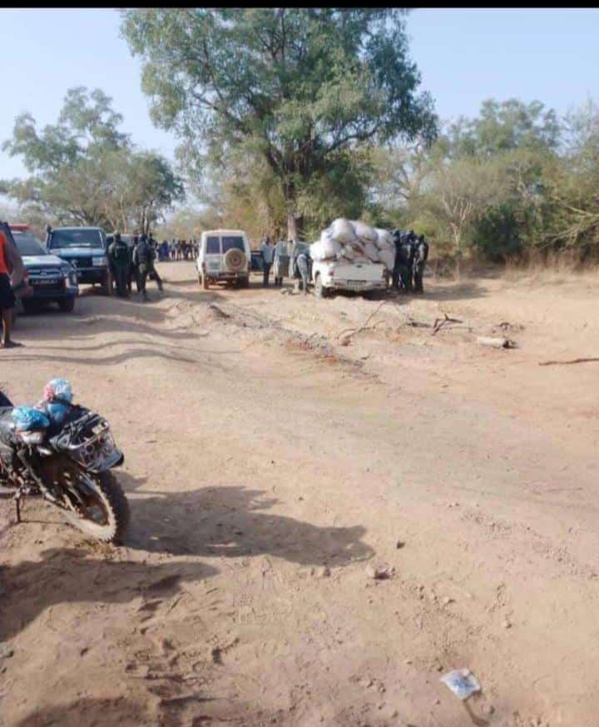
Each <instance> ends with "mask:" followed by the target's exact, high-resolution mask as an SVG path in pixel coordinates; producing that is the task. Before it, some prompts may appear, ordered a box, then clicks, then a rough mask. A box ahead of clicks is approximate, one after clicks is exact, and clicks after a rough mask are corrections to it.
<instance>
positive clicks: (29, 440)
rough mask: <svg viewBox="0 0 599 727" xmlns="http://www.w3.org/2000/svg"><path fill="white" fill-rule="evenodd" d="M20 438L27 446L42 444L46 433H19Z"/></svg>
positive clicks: (36, 431) (37, 431)
mask: <svg viewBox="0 0 599 727" xmlns="http://www.w3.org/2000/svg"><path fill="white" fill-rule="evenodd" d="M18 436H19V437H20V439H21V440H22V441H23V442H25V444H41V443H42V442H43V441H44V432H42V431H40V430H39V429H37V430H36V429H34V430H32V431H30V432H19V433H18Z"/></svg>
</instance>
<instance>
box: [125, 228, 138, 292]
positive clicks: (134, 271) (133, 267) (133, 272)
mask: <svg viewBox="0 0 599 727" xmlns="http://www.w3.org/2000/svg"><path fill="white" fill-rule="evenodd" d="M138 245H139V236H138V235H133V247H132V248H131V250H129V259H130V260H131V264H130V265H129V274H128V275H127V290H128V291H129V295H131V290H132V288H133V278H135V287H136V288H137V292H138V293H139V291H140V287H139V270H138V267H137V263H136V262H135V249H136V248H137V246H138Z"/></svg>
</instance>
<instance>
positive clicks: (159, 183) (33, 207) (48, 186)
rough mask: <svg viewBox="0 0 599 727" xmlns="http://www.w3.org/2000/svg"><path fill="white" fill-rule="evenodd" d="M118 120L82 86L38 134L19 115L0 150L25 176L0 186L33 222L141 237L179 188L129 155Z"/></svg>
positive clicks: (145, 160) (153, 159)
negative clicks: (17, 161)
mask: <svg viewBox="0 0 599 727" xmlns="http://www.w3.org/2000/svg"><path fill="white" fill-rule="evenodd" d="M121 122H122V117H121V115H120V114H117V113H116V112H115V111H113V109H112V106H111V99H110V98H109V97H108V96H106V95H105V94H104V93H103V92H102V91H101V90H99V89H96V90H94V91H91V92H89V91H88V90H87V89H86V88H83V87H79V88H73V89H70V90H69V91H68V92H67V94H66V97H65V100H64V105H63V108H62V110H61V112H60V115H59V118H58V122H57V123H56V124H54V125H47V126H45V127H44V128H43V129H38V127H37V124H36V122H35V119H34V118H33V117H32V116H31V114H29V113H25V114H21V115H20V116H18V117H17V118H16V120H15V126H14V130H13V136H12V138H11V139H9V140H7V141H5V142H4V143H3V145H2V148H3V149H4V150H5V151H8V152H9V154H10V155H11V156H20V157H22V158H23V162H24V164H25V167H26V169H27V170H28V171H29V172H30V173H31V176H30V177H29V178H27V179H25V180H12V181H7V180H5V181H3V182H1V183H0V186H1V187H2V188H3V189H4V190H5V192H6V193H7V194H8V195H9V196H10V197H12V198H13V199H15V200H16V201H17V202H18V203H19V204H20V205H21V206H22V207H23V209H24V210H26V211H27V213H28V215H29V216H32V217H35V218H36V219H39V218H44V217H45V218H46V220H49V221H52V222H55V223H73V224H80V225H99V226H101V227H107V228H109V229H116V228H120V229H128V228H129V227H130V226H131V225H136V226H138V227H139V228H140V229H141V230H143V231H147V230H148V228H149V226H150V225H151V224H154V223H155V222H156V221H157V220H158V219H159V218H160V217H161V215H162V213H163V212H164V211H165V210H167V209H169V208H170V207H171V206H172V205H173V204H174V203H175V202H176V201H177V200H179V199H182V198H183V194H184V190H183V184H182V181H181V179H180V178H179V177H178V176H177V175H175V174H174V172H173V171H172V169H171V167H170V164H169V163H168V162H167V161H166V160H165V159H163V158H162V157H161V156H159V155H157V154H154V153H153V152H144V151H138V150H136V149H135V147H134V146H133V144H132V143H131V141H130V139H129V137H128V136H127V135H126V134H123V133H121V132H120V131H119V129H118V126H119V125H120V123H121Z"/></svg>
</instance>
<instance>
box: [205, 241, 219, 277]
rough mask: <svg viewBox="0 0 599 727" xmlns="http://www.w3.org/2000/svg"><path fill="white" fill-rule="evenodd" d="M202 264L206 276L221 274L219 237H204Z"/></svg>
mask: <svg viewBox="0 0 599 727" xmlns="http://www.w3.org/2000/svg"><path fill="white" fill-rule="evenodd" d="M204 263H205V265H206V273H207V274H208V275H217V274H218V273H220V272H222V254H221V247H220V235H208V236H207V237H206V252H205V254H204Z"/></svg>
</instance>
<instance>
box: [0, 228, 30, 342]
mask: <svg viewBox="0 0 599 727" xmlns="http://www.w3.org/2000/svg"><path fill="white" fill-rule="evenodd" d="M2 227H6V228H7V229H8V234H10V228H8V224H6V223H5V224H2V225H1V226H0V315H1V316H2V338H1V339H0V346H1V347H2V348H15V347H16V346H22V345H23V344H22V343H17V342H16V341H13V340H12V338H11V332H12V319H13V310H14V308H15V305H16V303H17V299H16V296H15V294H14V290H13V288H18V287H19V285H20V284H21V282H22V281H23V276H24V273H25V267H24V265H23V260H22V258H21V255H20V254H19V251H18V249H17V246H16V245H13V244H12V240H9V238H8V235H7V234H6V232H5V231H4V230H3V229H2Z"/></svg>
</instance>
